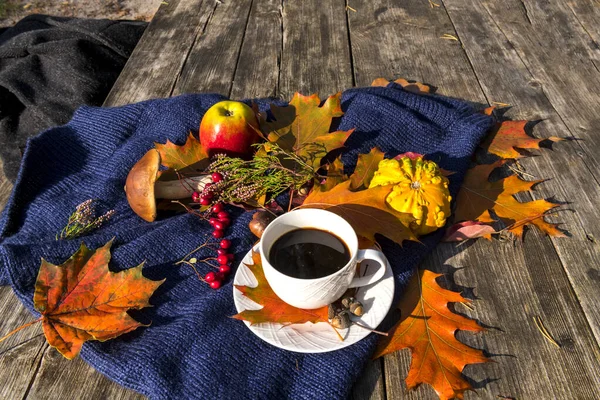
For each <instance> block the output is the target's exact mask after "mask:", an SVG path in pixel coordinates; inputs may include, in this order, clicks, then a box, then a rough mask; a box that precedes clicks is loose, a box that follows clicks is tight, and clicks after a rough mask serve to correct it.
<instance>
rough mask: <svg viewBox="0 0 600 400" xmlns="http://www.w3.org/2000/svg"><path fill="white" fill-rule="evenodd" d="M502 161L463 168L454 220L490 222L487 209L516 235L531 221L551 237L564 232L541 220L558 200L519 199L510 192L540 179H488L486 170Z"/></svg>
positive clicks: (520, 233) (527, 188)
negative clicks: (553, 201)
mask: <svg viewBox="0 0 600 400" xmlns="http://www.w3.org/2000/svg"><path fill="white" fill-rule="evenodd" d="M503 164H504V161H502V160H501V161H498V162H496V163H494V164H484V165H477V166H475V167H473V168H471V169H469V170H468V171H467V174H466V176H465V180H464V182H463V184H462V187H461V189H460V192H459V193H458V197H457V199H456V212H455V214H454V219H455V221H479V222H493V221H494V219H493V218H492V217H491V215H490V213H489V210H493V211H494V213H495V214H496V215H497V216H498V217H499V218H500V219H501V220H502V221H504V223H505V224H506V225H508V230H509V231H510V232H512V233H514V234H515V235H516V236H518V237H520V236H522V235H523V227H524V226H525V225H535V226H537V227H538V228H540V229H541V230H542V232H545V233H547V234H548V235H550V236H554V237H563V236H564V234H563V233H562V232H561V231H560V230H559V229H558V228H557V226H556V224H552V223H549V222H546V221H544V216H545V215H546V213H547V212H548V211H550V210H552V209H553V208H555V207H558V206H559V204H555V203H550V202H549V201H546V200H534V201H529V202H525V203H521V202H519V201H518V200H517V199H515V198H514V197H513V195H515V194H517V193H520V192H525V191H528V190H531V188H532V187H533V186H534V185H535V184H537V183H540V182H542V181H524V180H522V179H520V178H519V177H517V176H516V175H512V176H509V177H508V178H504V179H501V180H499V181H496V182H490V181H489V175H490V173H491V172H492V171H493V170H494V169H496V168H497V167H500V166H502V165H503Z"/></svg>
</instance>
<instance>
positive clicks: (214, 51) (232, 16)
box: [173, 0, 252, 96]
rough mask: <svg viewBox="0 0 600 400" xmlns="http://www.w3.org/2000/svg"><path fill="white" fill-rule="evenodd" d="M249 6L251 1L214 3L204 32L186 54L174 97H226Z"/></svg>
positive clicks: (235, 66) (235, 64)
mask: <svg viewBox="0 0 600 400" xmlns="http://www.w3.org/2000/svg"><path fill="white" fill-rule="evenodd" d="M251 6H252V0H237V1H225V2H219V3H216V8H215V10H214V13H213V15H212V17H211V18H210V19H209V20H208V22H207V24H206V28H205V30H204V31H203V32H202V34H201V35H199V37H198V39H197V40H196V42H195V43H194V45H193V47H192V50H191V51H190V54H189V57H188V59H187V61H186V63H185V65H184V67H183V70H182V71H181V76H180V77H179V79H178V80H177V84H176V85H175V89H174V90H173V95H174V96H176V95H179V94H182V93H195V92H214V93H220V94H223V95H225V96H228V95H229V92H230V90H231V85H232V80H233V76H234V74H235V70H236V68H237V64H238V56H239V53H240V48H241V46H242V41H243V39H244V33H245V31H246V24H247V22H248V15H249V14H250V8H251Z"/></svg>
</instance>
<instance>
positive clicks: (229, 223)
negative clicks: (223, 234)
mask: <svg viewBox="0 0 600 400" xmlns="http://www.w3.org/2000/svg"><path fill="white" fill-rule="evenodd" d="M219 222H220V223H222V224H223V226H224V227H226V228H227V227H228V226H229V225H231V220H230V219H229V218H223V219H220V220H219Z"/></svg>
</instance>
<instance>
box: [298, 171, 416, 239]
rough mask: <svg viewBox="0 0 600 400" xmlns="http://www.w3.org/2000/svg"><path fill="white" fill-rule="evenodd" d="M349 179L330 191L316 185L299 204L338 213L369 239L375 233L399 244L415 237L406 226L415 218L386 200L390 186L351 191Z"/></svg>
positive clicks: (372, 237) (360, 234) (357, 232)
mask: <svg viewBox="0 0 600 400" xmlns="http://www.w3.org/2000/svg"><path fill="white" fill-rule="evenodd" d="M351 179H352V178H351ZM351 179H350V180H347V181H344V182H342V183H340V184H338V185H336V186H335V187H333V188H332V189H330V190H329V191H324V190H323V188H322V187H321V186H320V185H315V186H314V187H313V190H312V191H311V192H310V193H309V195H308V197H307V198H306V200H304V203H302V207H312V208H321V209H325V210H328V211H331V212H333V213H336V214H338V215H339V216H341V217H342V218H344V219H345V220H346V221H348V223H349V224H350V225H352V227H353V228H354V230H355V231H356V234H357V235H358V236H362V237H364V238H365V239H367V240H368V241H371V242H374V241H375V234H376V233H379V234H382V235H383V236H385V237H387V238H388V239H390V240H393V241H394V242H396V243H399V244H402V242H403V241H404V240H415V241H416V240H417V238H416V237H415V235H414V234H413V233H412V231H411V230H410V229H409V228H408V226H409V225H410V222H411V221H412V220H413V219H414V218H413V217H412V215H409V214H405V213H401V212H399V211H396V210H394V209H393V208H392V207H390V206H389V205H388V204H387V202H386V200H385V199H386V197H387V195H388V194H390V192H391V191H392V187H393V185H387V186H376V187H373V188H371V189H365V190H360V191H357V192H354V191H351V190H350V185H351V184H352V180H351Z"/></svg>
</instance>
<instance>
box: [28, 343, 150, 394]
mask: <svg viewBox="0 0 600 400" xmlns="http://www.w3.org/2000/svg"><path fill="white" fill-rule="evenodd" d="M27 398H28V399H86V400H88V399H89V400H104V399H111V400H113V399H114V400H141V399H144V398H145V396H142V395H140V394H138V393H135V392H134V391H132V390H129V389H125V388H124V387H122V386H119V385H117V384H116V383H115V382H113V381H111V380H109V379H108V378H107V377H105V376H104V375H102V374H100V373H98V372H97V371H96V370H94V369H92V368H91V367H90V366H89V365H88V364H86V363H85V362H84V361H83V360H82V359H81V358H79V357H77V358H76V359H74V360H71V361H70V360H67V359H66V358H64V357H63V356H62V355H61V354H60V353H59V352H58V351H56V350H55V349H53V348H50V347H48V348H47V349H46V351H45V352H44V354H43V358H42V360H41V365H40V369H39V372H38V374H37V376H36V379H35V382H34V383H33V385H32V386H31V389H30V391H29V394H28V396H27Z"/></svg>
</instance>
